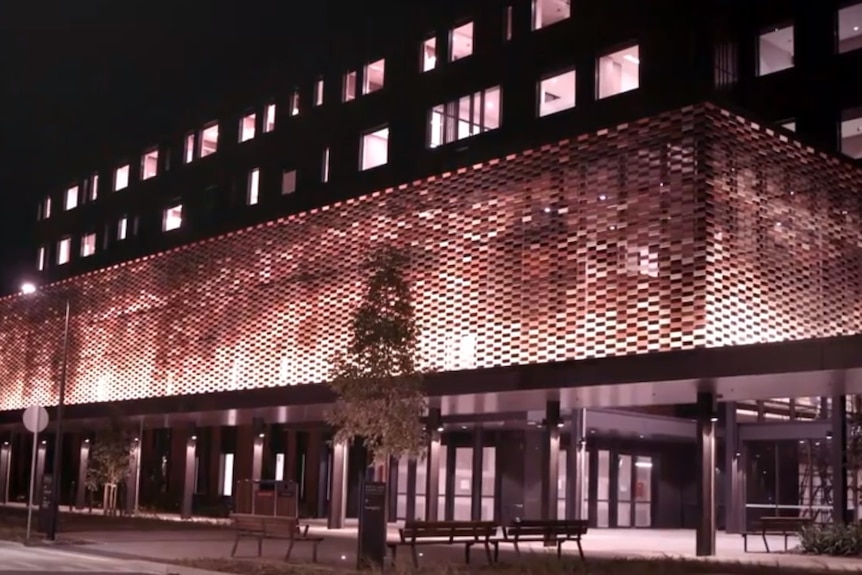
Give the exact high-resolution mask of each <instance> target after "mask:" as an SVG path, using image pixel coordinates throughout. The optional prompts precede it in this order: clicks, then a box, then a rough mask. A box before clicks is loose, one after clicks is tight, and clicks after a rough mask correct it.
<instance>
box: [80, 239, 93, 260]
mask: <svg viewBox="0 0 862 575" xmlns="http://www.w3.org/2000/svg"><path fill="white" fill-rule="evenodd" d="M94 253H96V234H86V235H85V236H84V237H82V238H81V257H84V258H86V257H88V256H91V255H93V254H94Z"/></svg>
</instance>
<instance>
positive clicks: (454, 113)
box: [425, 84, 503, 150]
mask: <svg viewBox="0 0 862 575" xmlns="http://www.w3.org/2000/svg"><path fill="white" fill-rule="evenodd" d="M495 90H496V91H497V125H496V126H495V127H493V128H488V127H486V123H485V111H486V110H487V103H486V102H487V97H488V94H489V93H490V92H493V91H495ZM477 94H480V95H481V96H480V98H479V102H478V106H477V103H476V95H477ZM464 98H470V111H469V113H468V117H469V119H470V129H471V131H472V130H473V129H474V124H475V122H474V120H475V118H476V115H475V114H476V110H477V108H478V110H479V123H478V126H479V128H478V129H479V131H478V132H477V133H474V134H473V133H471V134H469V135H466V136H459V135H458V133H459V127H460V126H459V124H460V122H461V121H462V118H461V115H460V106H461V100H463V99H464ZM438 108H441V109H442V113H441V116H442V120H441V121H442V123H441V124H440V127H439V128H440V133H441V141H440V143H439V144H437V145H433V138H432V134H433V124H434V121H433V119H434V114H435V112H436V111H437V109H438ZM452 123H454V127H453V126H451V124H452ZM502 127H503V86H502V85H501V84H497V85H494V86H488V87H487V88H484V89H482V90H476V91H473V92H470V93H469V94H465V95H463V96H459V97H457V98H455V99H452V100H448V101H446V102H443V103H442V104H436V105H434V106H432V107H431V109H430V110H429V111H428V115H427V117H426V137H425V147H426V148H427V149H429V150H435V149H437V148H442V147H444V146H448V145H450V144H453V143H455V142H460V141H462V140H468V139H470V138H474V137H476V136H481V135H482V134H484V133H485V132H492V131H495V130H499V129H500V128H502ZM447 134H451V135H452V139H449V140H447V139H446V138H447Z"/></svg>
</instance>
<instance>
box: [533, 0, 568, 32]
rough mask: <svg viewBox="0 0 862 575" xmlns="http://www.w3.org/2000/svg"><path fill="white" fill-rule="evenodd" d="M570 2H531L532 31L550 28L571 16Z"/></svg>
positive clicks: (535, 0) (550, 0)
mask: <svg viewBox="0 0 862 575" xmlns="http://www.w3.org/2000/svg"><path fill="white" fill-rule="evenodd" d="M570 1H571V0H533V30H538V29H539V28H544V27H545V26H550V25H551V24H555V23H557V22H560V21H562V20H565V19H566V18H568V17H569V16H571V13H572V12H571V9H572V7H571V5H570Z"/></svg>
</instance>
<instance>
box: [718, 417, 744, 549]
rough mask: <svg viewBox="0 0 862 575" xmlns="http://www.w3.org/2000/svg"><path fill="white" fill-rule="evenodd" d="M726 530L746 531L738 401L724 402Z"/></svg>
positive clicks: (734, 531)
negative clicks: (737, 415)
mask: <svg viewBox="0 0 862 575" xmlns="http://www.w3.org/2000/svg"><path fill="white" fill-rule="evenodd" d="M724 414H725V417H724V469H725V473H724V486H723V488H724V506H725V510H724V515H725V516H724V530H725V532H727V533H742V532H743V531H745V469H744V466H743V460H742V457H741V455H742V451H741V449H740V445H739V424H738V423H737V421H736V402H733V401H729V402H727V403H725V404H724Z"/></svg>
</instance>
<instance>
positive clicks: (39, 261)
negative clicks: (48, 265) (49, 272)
mask: <svg viewBox="0 0 862 575" xmlns="http://www.w3.org/2000/svg"><path fill="white" fill-rule="evenodd" d="M36 267H37V268H38V270H39V271H42V270H44V269H45V246H40V247H39V253H38V254H37V255H36Z"/></svg>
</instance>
